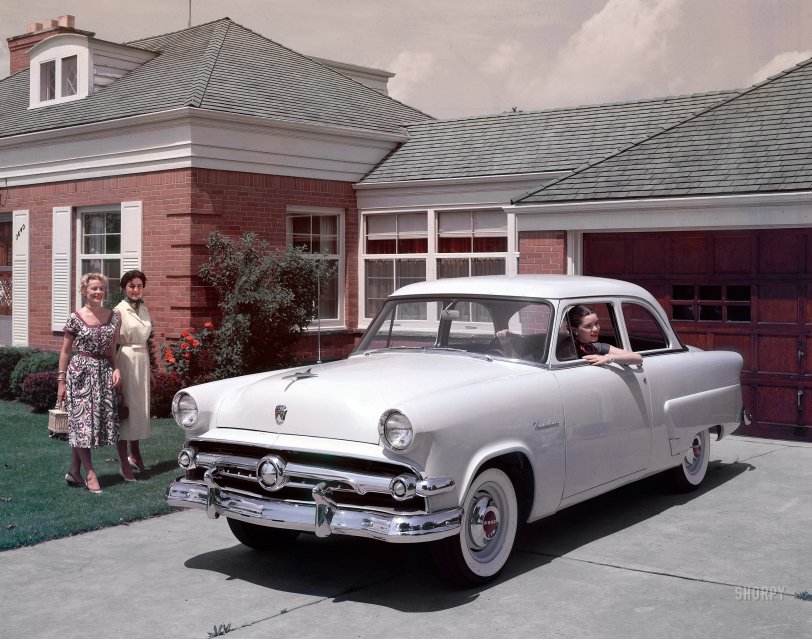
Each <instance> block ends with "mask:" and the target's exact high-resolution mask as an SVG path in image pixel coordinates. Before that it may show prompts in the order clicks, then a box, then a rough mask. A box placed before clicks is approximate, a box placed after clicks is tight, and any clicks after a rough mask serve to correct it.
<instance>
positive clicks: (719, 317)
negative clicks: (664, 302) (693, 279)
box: [671, 284, 751, 322]
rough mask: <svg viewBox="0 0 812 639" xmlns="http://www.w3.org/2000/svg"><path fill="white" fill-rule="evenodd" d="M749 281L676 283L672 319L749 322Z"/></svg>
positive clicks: (673, 292)
mask: <svg viewBox="0 0 812 639" xmlns="http://www.w3.org/2000/svg"><path fill="white" fill-rule="evenodd" d="M750 297H751V291H750V286H749V285H747V284H674V285H673V286H672V287H671V319H673V320H676V321H687V322H749V321H750V305H751V299H750Z"/></svg>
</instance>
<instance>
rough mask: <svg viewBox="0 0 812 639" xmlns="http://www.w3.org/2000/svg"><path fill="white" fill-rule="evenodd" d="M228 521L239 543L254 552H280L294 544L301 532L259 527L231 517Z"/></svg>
mask: <svg viewBox="0 0 812 639" xmlns="http://www.w3.org/2000/svg"><path fill="white" fill-rule="evenodd" d="M227 520H228V527H229V528H231V532H232V534H233V535H234V536H235V537H236V538H237V541H239V542H240V543H241V544H245V545H246V546H248V547H249V548H253V549H254V550H262V551H267V550H279V549H280V548H284V547H285V546H287V545H289V544H290V543H292V542H293V541H294V540H295V539H296V537H298V536H299V532H298V531H296V530H282V529H280V528H269V527H268V526H258V525H257V524H249V523H247V522H245V521H240V520H239V519H231V518H230V517H228V518H227Z"/></svg>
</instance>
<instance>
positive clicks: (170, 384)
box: [149, 373, 183, 417]
mask: <svg viewBox="0 0 812 639" xmlns="http://www.w3.org/2000/svg"><path fill="white" fill-rule="evenodd" d="M181 388H183V380H182V379H181V378H180V376H179V375H178V374H176V373H155V374H153V376H152V387H151V390H150V402H149V403H150V407H149V409H150V413H152V416H153V417H171V416H172V398H173V397H174V396H175V393H177V392H178V391H179V390H180V389H181Z"/></svg>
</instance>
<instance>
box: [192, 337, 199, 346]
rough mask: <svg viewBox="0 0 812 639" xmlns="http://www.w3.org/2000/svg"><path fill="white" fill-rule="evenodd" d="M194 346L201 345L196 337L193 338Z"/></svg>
mask: <svg viewBox="0 0 812 639" xmlns="http://www.w3.org/2000/svg"><path fill="white" fill-rule="evenodd" d="M192 346H194V347H195V348H197V347H198V346H200V342H198V341H197V340H196V339H193V340H192Z"/></svg>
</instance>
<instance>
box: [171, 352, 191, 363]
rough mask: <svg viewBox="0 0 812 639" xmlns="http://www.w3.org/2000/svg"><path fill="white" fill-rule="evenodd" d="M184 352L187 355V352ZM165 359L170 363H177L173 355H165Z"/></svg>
mask: <svg viewBox="0 0 812 639" xmlns="http://www.w3.org/2000/svg"><path fill="white" fill-rule="evenodd" d="M186 354H187V355H188V353H186ZM166 361H167V362H169V363H170V364H177V363H178V360H176V359H175V358H174V357H167V358H166Z"/></svg>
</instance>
